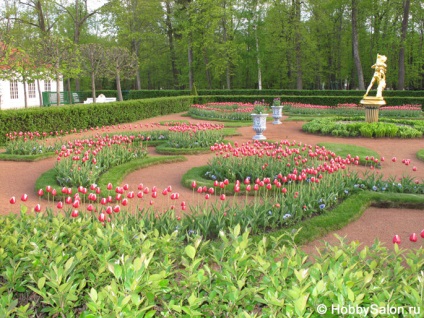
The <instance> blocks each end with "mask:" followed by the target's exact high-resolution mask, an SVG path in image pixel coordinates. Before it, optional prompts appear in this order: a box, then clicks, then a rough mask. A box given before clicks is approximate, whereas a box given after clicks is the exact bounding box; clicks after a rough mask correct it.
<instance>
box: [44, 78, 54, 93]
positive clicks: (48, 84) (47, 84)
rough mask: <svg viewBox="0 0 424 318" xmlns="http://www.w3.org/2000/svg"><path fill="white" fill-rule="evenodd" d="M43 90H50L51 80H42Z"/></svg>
mask: <svg viewBox="0 0 424 318" xmlns="http://www.w3.org/2000/svg"><path fill="white" fill-rule="evenodd" d="M44 91H45V92H51V91H52V82H51V81H44Z"/></svg>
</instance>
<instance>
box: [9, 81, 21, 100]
mask: <svg viewBox="0 0 424 318" xmlns="http://www.w3.org/2000/svg"><path fill="white" fill-rule="evenodd" d="M18 98H19V95H18V81H10V99H18Z"/></svg>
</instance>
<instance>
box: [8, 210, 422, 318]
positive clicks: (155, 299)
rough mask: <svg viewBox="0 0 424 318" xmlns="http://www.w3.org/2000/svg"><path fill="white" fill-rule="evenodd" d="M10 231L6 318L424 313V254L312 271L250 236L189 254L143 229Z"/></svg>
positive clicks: (198, 245)
mask: <svg viewBox="0 0 424 318" xmlns="http://www.w3.org/2000/svg"><path fill="white" fill-rule="evenodd" d="M0 225H1V226H0V235H1V237H2V240H1V241H0V269H1V270H0V280H1V287H0V315H1V316H2V317H7V316H21V317H28V316H35V315H37V316H44V315H45V316H58V315H59V316H62V317H74V316H78V315H80V316H81V317H99V316H102V317H111V316H127V317H152V316H154V315H164V316H180V315H187V316H191V317H193V316H217V317H225V316H228V315H229V314H231V316H239V317H253V316H263V317H277V316H279V317H283V316H285V317H303V316H309V315H312V316H314V315H317V312H316V308H317V306H318V305H319V304H325V305H327V306H328V307H330V308H331V305H332V304H340V305H343V306H348V305H352V306H362V307H370V306H371V305H372V304H379V306H386V305H389V304H390V306H393V307H402V308H403V307H405V308H408V307H417V308H418V309H417V310H419V307H420V308H422V306H423V303H422V299H421V296H420V293H419V292H417V291H420V290H422V289H423V288H424V275H423V272H422V270H423V268H424V252H423V250H422V249H420V250H417V251H414V252H413V253H409V254H407V255H406V254H405V253H403V254H402V253H401V252H399V251H397V250H396V251H395V252H394V253H392V252H389V251H388V249H386V248H385V247H382V246H381V245H379V244H378V243H375V245H374V246H373V247H371V248H365V249H363V250H362V251H360V252H358V250H357V247H358V246H357V245H355V244H354V243H352V244H351V245H345V244H341V245H340V246H334V247H332V246H327V248H326V249H325V250H324V252H322V253H321V254H320V255H317V256H316V257H315V261H313V260H312V261H311V260H310V259H308V257H307V255H305V254H304V253H303V252H302V251H300V250H299V249H298V248H296V247H295V246H293V247H288V245H290V244H288V245H287V244H285V243H287V242H289V243H290V242H292V240H291V238H289V237H288V236H284V235H283V236H280V237H278V238H271V239H270V238H266V237H263V238H262V239H261V240H258V241H256V242H254V241H253V240H252V239H251V238H249V232H248V231H245V232H244V233H242V231H241V229H240V226H236V227H235V228H233V229H228V231H227V232H226V233H224V231H221V232H220V235H219V239H218V241H216V242H209V241H204V240H202V239H201V238H200V237H196V238H193V239H190V240H189V242H188V243H187V244H185V243H184V242H183V240H182V239H181V238H179V235H177V232H174V233H173V234H171V235H163V236H161V235H159V234H158V232H157V231H150V232H148V231H146V230H145V229H144V227H143V223H142V222H141V223H128V224H121V225H106V226H105V227H104V226H102V225H101V223H99V222H95V221H94V222H93V221H92V220H91V219H90V218H89V217H85V218H78V219H76V220H74V221H72V220H71V219H68V218H64V217H61V216H58V217H52V216H44V217H41V216H39V217H32V216H28V215H25V214H21V217H19V216H13V215H11V216H9V217H4V218H1V219H0ZM405 310H406V309H405ZM421 310H422V309H421ZM330 316H331V315H330Z"/></svg>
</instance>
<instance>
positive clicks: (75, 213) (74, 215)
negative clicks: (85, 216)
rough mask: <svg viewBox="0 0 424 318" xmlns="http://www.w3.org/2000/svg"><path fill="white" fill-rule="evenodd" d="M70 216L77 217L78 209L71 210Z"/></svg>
mask: <svg viewBox="0 0 424 318" xmlns="http://www.w3.org/2000/svg"><path fill="white" fill-rule="evenodd" d="M71 217H73V218H77V217H78V210H73V211H72V213H71Z"/></svg>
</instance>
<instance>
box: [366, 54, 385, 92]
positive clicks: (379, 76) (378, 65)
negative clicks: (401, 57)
mask: <svg viewBox="0 0 424 318" xmlns="http://www.w3.org/2000/svg"><path fill="white" fill-rule="evenodd" d="M386 61H387V57H386V56H385V55H380V54H377V61H376V62H375V64H374V65H373V66H371V68H373V69H374V70H375V71H374V75H373V77H372V79H371V83H370V85H369V86H368V88H367V92H366V93H365V95H364V97H367V96H368V93H369V92H370V90H371V88H372V86H373V85H374V83H375V82H377V85H378V86H377V95H375V97H378V98H381V99H383V90H384V89H385V88H386V70H387V65H386Z"/></svg>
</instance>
